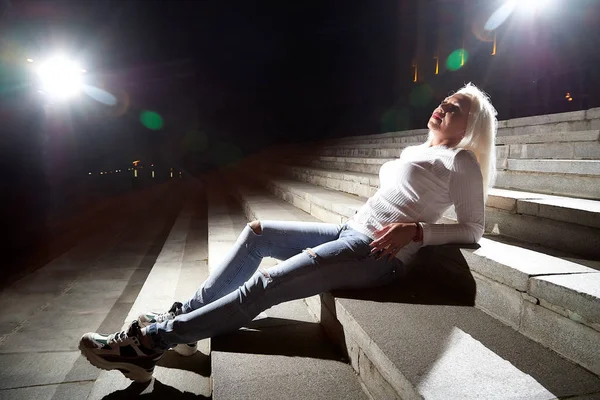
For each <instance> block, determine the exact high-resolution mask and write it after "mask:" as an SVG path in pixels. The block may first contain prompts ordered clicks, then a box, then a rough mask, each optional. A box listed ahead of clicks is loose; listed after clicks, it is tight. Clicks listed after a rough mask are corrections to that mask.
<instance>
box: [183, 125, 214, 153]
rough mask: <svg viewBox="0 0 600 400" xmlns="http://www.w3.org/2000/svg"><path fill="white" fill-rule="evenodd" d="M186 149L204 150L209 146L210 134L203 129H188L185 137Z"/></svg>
mask: <svg viewBox="0 0 600 400" xmlns="http://www.w3.org/2000/svg"><path fill="white" fill-rule="evenodd" d="M183 141H184V145H185V148H186V150H189V151H195V152H202V151H204V150H206V149H207V147H208V136H207V135H206V133H204V132H202V131H196V130H191V131H188V132H187V133H186V135H185V137H184V139H183Z"/></svg>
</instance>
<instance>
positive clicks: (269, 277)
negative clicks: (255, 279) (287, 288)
mask: <svg viewBox="0 0 600 400" xmlns="http://www.w3.org/2000/svg"><path fill="white" fill-rule="evenodd" d="M259 271H260V273H261V274H263V276H264V277H265V278H267V282H271V281H272V280H273V278H271V275H269V273H268V272H267V271H266V270H264V269H259Z"/></svg>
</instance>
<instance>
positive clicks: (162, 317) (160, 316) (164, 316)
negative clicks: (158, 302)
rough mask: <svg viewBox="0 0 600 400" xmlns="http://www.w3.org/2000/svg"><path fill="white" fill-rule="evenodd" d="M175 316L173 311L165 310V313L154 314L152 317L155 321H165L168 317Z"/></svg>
mask: <svg viewBox="0 0 600 400" xmlns="http://www.w3.org/2000/svg"><path fill="white" fill-rule="evenodd" d="M175 317H176V315H175V313H174V312H171V311H167V312H165V313H162V314H158V315H156V316H155V317H154V319H155V320H156V322H164V321H167V320H169V319H173V318H175Z"/></svg>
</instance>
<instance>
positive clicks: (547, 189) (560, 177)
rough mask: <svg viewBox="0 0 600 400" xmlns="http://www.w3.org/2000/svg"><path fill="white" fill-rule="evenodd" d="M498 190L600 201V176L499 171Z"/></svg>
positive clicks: (497, 177)
mask: <svg viewBox="0 0 600 400" xmlns="http://www.w3.org/2000/svg"><path fill="white" fill-rule="evenodd" d="M494 187H497V188H503V189H515V190H523V191H529V192H536V193H546V194H554V195H558V196H570V197H578V198H585V199H590V200H598V199H600V175H571V174H564V173H563V174H553V173H545V172H528V171H511V170H505V171H497V173H496V183H495V186H494Z"/></svg>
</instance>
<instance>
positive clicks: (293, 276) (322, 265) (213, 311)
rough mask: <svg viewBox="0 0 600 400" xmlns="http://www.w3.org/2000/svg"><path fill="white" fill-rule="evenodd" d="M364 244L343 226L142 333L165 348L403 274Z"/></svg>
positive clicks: (399, 266) (365, 241)
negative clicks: (332, 236) (293, 303)
mask: <svg viewBox="0 0 600 400" xmlns="http://www.w3.org/2000/svg"><path fill="white" fill-rule="evenodd" d="M370 242H371V240H370V239H369V238H368V237H366V236H364V235H362V234H360V233H358V232H356V231H353V230H351V229H345V230H344V231H342V233H341V235H340V237H339V238H338V239H336V240H334V241H331V242H327V243H324V244H321V245H318V246H316V247H314V248H310V247H309V248H307V249H306V250H304V251H302V252H301V253H299V254H297V255H295V256H293V257H291V258H289V259H288V260H286V261H284V262H282V263H280V264H279V265H277V266H275V267H271V268H269V269H267V270H265V271H256V272H254V273H253V274H252V276H251V277H250V279H248V280H247V281H246V282H245V283H244V284H243V285H241V286H240V287H239V288H238V289H237V290H235V291H233V292H231V293H229V294H227V295H226V296H224V297H221V298H220V299H218V300H216V301H214V302H212V303H211V304H208V305H206V306H204V307H201V308H199V309H197V310H194V311H192V312H190V313H187V314H182V315H179V316H177V317H176V318H175V319H173V320H170V321H166V322H163V323H160V324H153V325H150V326H149V327H148V328H147V332H148V333H150V335H151V337H152V338H153V339H154V341H155V343H156V344H157V345H158V346H159V347H162V348H169V347H171V346H174V345H175V344H178V343H188V342H193V341H196V340H200V339H203V338H207V337H212V336H215V335H218V334H222V333H226V332H229V331H232V330H235V329H238V328H239V327H241V326H243V325H244V324H245V323H247V322H249V321H250V320H252V318H254V317H255V316H256V315H258V314H259V313H260V312H261V311H263V310H266V309H267V308H269V307H271V306H273V305H276V304H279V303H281V302H284V301H289V300H293V299H298V298H304V297H308V296H312V295H315V294H319V293H323V292H326V291H329V290H332V289H346V288H363V287H372V286H378V285H382V284H385V283H388V282H390V281H391V280H392V279H394V278H395V277H396V276H398V275H402V274H403V273H404V266H403V265H402V263H401V262H400V261H399V260H398V259H395V258H394V259H392V260H391V261H387V260H385V259H380V260H376V259H375V258H374V257H371V256H370V255H369V254H370V250H371V248H370V246H369V243H370Z"/></svg>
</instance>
